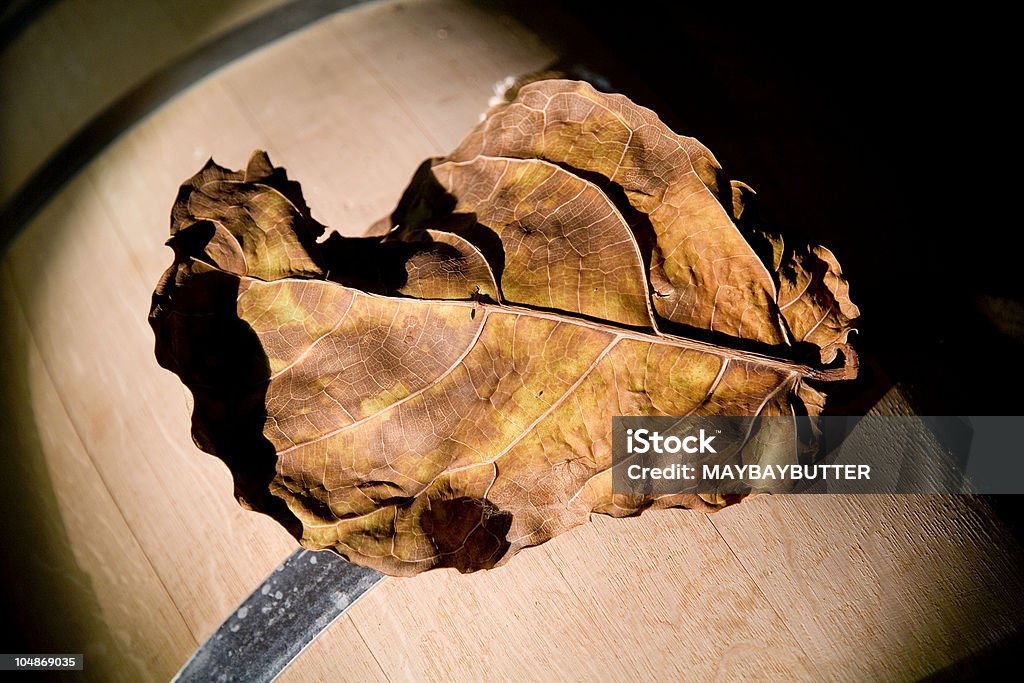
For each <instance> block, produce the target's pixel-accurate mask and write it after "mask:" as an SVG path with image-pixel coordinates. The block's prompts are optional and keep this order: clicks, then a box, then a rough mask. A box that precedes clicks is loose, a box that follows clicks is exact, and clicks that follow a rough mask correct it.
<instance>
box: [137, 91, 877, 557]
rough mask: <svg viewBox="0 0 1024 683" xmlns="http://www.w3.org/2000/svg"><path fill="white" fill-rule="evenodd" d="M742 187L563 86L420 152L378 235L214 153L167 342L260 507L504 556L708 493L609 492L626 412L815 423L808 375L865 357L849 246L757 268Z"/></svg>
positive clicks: (294, 188)
mask: <svg viewBox="0 0 1024 683" xmlns="http://www.w3.org/2000/svg"><path fill="white" fill-rule="evenodd" d="M748 194H750V191H749V188H746V187H745V186H743V185H742V184H739V183H728V182H725V181H723V180H721V174H720V169H719V166H718V163H717V162H716V161H715V159H714V157H712V156H711V153H710V152H709V151H708V150H707V149H705V148H704V147H703V146H701V145H700V143H698V142H696V141H695V140H693V139H691V138H686V137H682V136H678V135H676V134H675V133H673V132H672V131H670V130H669V129H668V128H667V127H665V125H664V124H662V123H661V121H659V120H658V118H657V117H656V116H655V115H654V113H653V112H651V111H649V110H647V109H644V108H642V107H639V106H637V105H635V104H633V103H632V102H630V101H629V100H628V99H626V98H625V97H622V96H619V95H606V94H601V93H598V92H596V91H595V90H594V89H593V88H591V87H590V86H588V85H586V84H584V83H578V82H572V81H557V80H550V81H541V82H537V83H533V84H530V85H527V86H524V87H523V88H522V89H521V90H520V91H519V92H518V96H517V97H516V99H515V100H514V101H512V102H509V103H503V104H500V105H498V106H496V107H495V108H493V109H492V110H491V111H490V112H489V113H488V115H487V117H486V119H485V120H484V121H483V122H482V123H481V124H480V125H479V126H478V127H477V128H476V129H474V130H473V131H471V132H470V133H469V135H468V136H467V137H466V139H465V140H464V141H463V142H462V144H460V145H459V147H458V148H457V149H456V150H455V151H454V152H453V153H452V154H451V155H449V156H448V157H445V158H441V159H431V160H427V161H426V162H424V164H423V165H422V166H421V167H420V169H419V170H418V171H417V173H416V174H415V176H414V178H413V181H412V183H411V184H410V186H409V188H408V189H407V190H406V193H405V195H404V197H403V198H402V200H401V202H400V204H399V206H398V208H397V209H396V211H395V213H394V214H393V215H392V217H391V219H390V224H391V225H393V226H394V228H393V229H391V230H389V231H388V232H387V233H386V234H385V235H383V236H376V237H366V238H342V237H340V236H339V235H337V234H331V235H330V237H328V238H327V239H323V237H324V234H325V228H324V227H323V226H322V225H320V224H319V223H317V222H316V221H315V220H314V219H313V218H312V216H311V214H310V211H309V209H308V207H307V206H306V205H305V202H304V201H303V199H302V196H301V192H300V190H299V188H298V185H297V184H295V183H294V182H291V181H289V180H288V179H287V177H286V175H285V173H284V170H283V169H279V168H274V167H273V165H272V164H271V163H270V161H269V160H268V159H267V157H266V155H265V154H263V153H261V152H260V153H256V154H255V155H254V156H253V158H252V160H251V161H250V163H249V166H248V168H247V169H245V170H244V171H237V172H233V171H229V170H227V169H224V168H221V167H219V166H217V165H216V164H214V163H213V162H212V161H211V162H210V163H208V164H207V166H206V167H205V168H204V169H202V170H201V171H200V172H199V173H198V174H197V175H196V176H195V177H194V178H192V179H191V180H190V181H188V182H187V183H186V184H185V185H184V186H183V187H182V190H181V192H180V194H179V196H178V199H177V201H176V202H175V206H174V209H173V211H172V227H171V233H172V236H171V240H170V242H169V244H170V245H171V246H172V247H173V248H174V251H175V261H174V264H173V265H172V266H171V268H170V269H169V270H168V272H167V273H166V274H165V276H164V278H163V280H161V282H160V284H159V285H158V287H157V290H156V292H155V294H154V299H153V309H152V311H151V314H150V321H151V324H152V325H153V329H154V331H155V333H156V337H157V348H156V351H157V357H158V359H159V361H160V363H161V364H162V365H164V366H165V367H167V368H169V369H171V370H173V371H174V372H176V373H177V374H178V375H179V376H180V377H181V379H182V381H183V382H184V383H185V384H186V385H187V386H188V387H189V388H190V389H191V391H192V392H193V394H194V397H195V413H194V415H193V436H194V438H195V440H196V443H197V444H198V445H199V446H200V447H201V448H202V449H204V450H206V451H208V452H210V453H214V454H216V455H217V456H218V457H220V458H221V459H223V460H224V461H225V462H226V463H227V464H228V466H229V467H230V468H231V470H232V473H233V475H234V478H235V486H236V494H237V496H238V497H239V500H240V501H242V503H243V504H244V505H247V506H249V507H251V508H253V509H256V510H259V511H262V512H265V513H267V514H269V515H272V516H273V517H274V518H275V519H277V520H278V521H280V522H281V523H282V524H284V525H285V526H286V527H287V528H288V529H289V530H290V531H291V532H292V533H293V534H294V535H295V536H296V537H297V538H299V539H300V540H301V542H302V544H303V545H305V546H306V547H310V548H318V549H319V548H330V549H333V550H335V551H337V552H338V553H340V554H342V555H343V556H345V557H347V558H349V559H350V560H352V561H354V562H358V563H361V564H365V565H369V566H372V567H376V568H377V569H380V570H382V571H384V572H387V573H391V574H402V575H408V574H414V573H417V572H419V571H423V570H425V569H430V568H432V567H442V566H451V567H456V568H458V569H460V570H462V571H471V570H475V569H480V568H487V567H492V566H495V565H497V564H500V563H502V562H504V561H506V560H507V559H508V558H510V557H511V556H512V555H513V554H515V553H516V552H517V551H518V550H520V549H521V548H523V547H526V546H530V545H536V544H538V543H542V542H544V541H545V540H548V539H550V538H551V537H552V536H554V535H556V534H558V533H560V532H561V531H564V530H566V529H569V528H571V527H573V526H576V525H578V524H581V523H582V522H584V521H586V519H587V517H588V515H589V514H590V513H591V512H600V513H604V514H609V515H614V516H625V515H633V514H637V513H638V512H640V511H641V510H643V509H645V508H648V507H668V506H684V507H693V508H699V509H705V510H711V509H715V508H717V507H720V506H721V505H724V504H725V502H726V501H724V500H720V499H718V498H713V497H709V498H708V499H707V500H705V499H704V498H701V497H698V496H693V495H674V496H663V497H660V498H656V499H651V498H642V497H638V496H623V495H613V494H612V491H611V470H610V467H611V417H612V416H613V415H686V414H691V413H697V414H740V415H757V414H761V415H790V414H796V413H808V414H811V415H814V414H817V413H818V412H820V411H821V409H822V406H823V403H824V395H823V394H822V393H821V392H820V391H818V390H817V389H815V388H813V387H811V386H809V385H808V384H807V380H808V379H817V380H820V381H822V382H825V381H829V380H834V379H846V378H850V377H852V376H853V375H854V374H855V372H856V356H855V355H854V354H853V352H852V351H851V350H850V349H849V347H848V346H847V344H846V341H847V335H848V334H849V332H850V330H851V329H852V325H853V324H854V321H855V319H856V317H857V315H858V312H857V308H856V306H854V305H853V303H852V302H851V301H850V299H849V293H848V287H847V285H846V283H845V281H844V280H843V279H842V275H841V272H840V269H839V265H838V263H836V260H835V258H834V257H833V256H832V254H831V253H830V252H828V251H827V250H825V249H823V248H821V247H806V248H805V247H797V248H789V247H784V243H783V242H782V241H781V238H775V237H770V238H768V239H767V241H766V242H765V243H766V244H767V245H768V246H769V250H768V253H769V256H770V259H769V260H770V262H763V261H762V260H761V258H759V257H758V254H757V253H755V251H754V249H753V248H752V247H751V244H750V242H749V241H748V239H747V237H745V235H744V234H743V233H741V231H740V229H739V228H737V226H736V224H735V221H734V219H735V218H738V216H739V213H740V211H741V210H742V206H743V202H744V199H745V197H746V195H748ZM749 237H751V238H752V239H756V238H757V236H753V235H752V236H749ZM808 349H810V350H813V352H814V354H813V356H810V355H808V353H807V351H808ZM833 360H835V361H836V362H835V363H834V364H833V365H834V366H833V367H831V368H825V367H823V366H822V365H821V363H822V362H830V361H833ZM772 441H773V439H769V438H766V439H765V443H766V444H767V443H769V442H772ZM748 451H749V449H748ZM759 457H760V458H761V459H763V460H765V461H772V462H777V461H779V460H780V459H784V458H786V457H791V456H787V454H785V453H774V452H771V450H770V447H769V446H767V445H766V446H765V447H764V449H763V450H762V451H761V452H760V455H759Z"/></svg>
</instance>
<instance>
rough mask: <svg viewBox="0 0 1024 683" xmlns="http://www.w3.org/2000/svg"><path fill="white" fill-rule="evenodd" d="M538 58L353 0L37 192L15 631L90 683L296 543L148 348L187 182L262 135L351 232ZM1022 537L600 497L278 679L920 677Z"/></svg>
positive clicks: (503, 24) (516, 35) (419, 584)
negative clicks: (248, 495) (171, 226)
mask: <svg viewBox="0 0 1024 683" xmlns="http://www.w3.org/2000/svg"><path fill="white" fill-rule="evenodd" d="M558 56H559V55H557V54H556V53H555V52H554V51H553V49H552V48H551V47H549V46H548V45H546V44H544V43H543V42H542V41H541V40H540V39H539V38H537V36H535V35H533V34H531V33H530V32H529V31H527V30H526V29H524V28H523V27H522V26H521V25H520V24H518V23H516V22H515V21H513V20H512V19H510V18H508V17H506V16H503V15H501V14H500V13H499V12H495V11H490V10H485V9H480V8H478V7H476V6H474V5H471V4H469V3H463V2H457V1H454V0H422V1H417V2H401V3H399V2H379V3H373V4H369V5H362V6H358V7H355V8H352V9H349V10H346V11H343V12H339V13H337V14H334V15H332V16H329V17H327V18H325V19H323V20H321V21H318V22H316V23H314V24H313V25H311V26H309V27H308V28H305V29H303V30H300V31H297V32H294V33H292V34H290V35H288V36H287V37H285V38H283V39H281V40H279V41H276V42H274V43H272V44H269V45H267V46H265V47H263V48H262V49H259V50H257V51H255V52H252V53H251V54H249V55H248V56H246V57H245V58H243V59H240V60H238V61H236V62H234V63H232V64H230V65H229V66H227V67H226V68H223V69H221V70H219V71H217V72H215V73H214V74H212V75H211V76H209V77H208V78H206V79H204V80H202V81H200V82H198V83H196V84H195V85H194V86H193V87H191V88H189V89H187V90H185V91H184V92H182V93H181V94H180V95H179V96H177V97H176V98H174V99H173V100H171V101H170V102H168V103H167V104H166V105H165V106H163V107H161V108H160V109H159V110H157V111H156V112H154V113H153V114H151V115H150V116H148V117H147V118H145V119H144V120H143V121H142V122H141V123H139V124H138V125H137V126H135V127H134V128H132V129H131V130H130V131H128V132H127V133H125V134H124V135H122V136H121V137H120V138H118V139H117V140H116V142H114V143H113V144H111V145H110V146H109V147H107V148H106V149H105V150H104V151H103V152H102V153H101V154H99V155H98V156H96V157H95V158H94V159H93V160H92V161H91V163H89V164H88V165H87V166H86V167H85V168H84V169H83V170H82V171H81V172H80V173H78V174H77V175H75V177H74V178H73V179H72V180H71V182H70V183H69V184H67V185H66V186H65V187H64V188H63V189H62V190H60V191H59V192H57V193H56V194H55V195H54V196H53V197H52V199H50V200H49V202H48V203H47V205H46V206H45V208H44V209H43V211H42V212H41V213H39V214H38V215H37V216H36V217H35V218H34V219H33V220H32V221H31V223H30V224H29V225H28V226H27V227H26V228H25V230H24V231H23V232H22V233H21V234H20V236H19V237H18V238H17V240H16V241H15V242H14V243H13V244H12V246H11V248H10V250H9V251H8V253H7V254H6V257H5V258H4V261H3V263H2V266H0V302H2V304H0V311H2V313H3V321H2V323H3V338H4V356H3V367H2V368H0V372H2V375H0V379H2V381H3V390H4V392H5V409H4V411H3V420H4V426H5V436H6V443H5V444H4V447H5V459H6V462H5V469H4V471H3V474H4V479H5V481H4V485H5V486H6V488H7V491H8V493H7V495H5V497H4V502H3V505H4V508H3V519H4V526H5V537H6V539H7V540H8V544H7V547H6V548H5V552H6V553H7V560H6V562H7V565H8V572H7V578H8V585H7V586H6V587H5V589H6V590H7V591H11V592H12V594H14V595H13V597H12V598H11V602H12V604H14V605H16V607H17V611H18V615H19V616H18V617H17V618H18V619H19V622H18V624H17V627H18V628H20V629H21V632H22V634H23V637H24V638H25V642H26V643H32V644H35V645H37V646H38V647H46V648H50V651H52V652H71V651H74V652H84V653H85V655H86V660H85V661H86V673H87V674H88V675H90V676H91V677H94V678H96V679H102V680H147V679H153V680H160V679H167V678H169V677H170V676H171V675H173V673H174V672H175V671H176V670H177V669H178V668H179V667H180V666H181V664H182V663H183V662H184V661H185V660H186V658H187V657H188V656H189V655H190V654H191V652H192V651H193V650H194V649H195V648H196V647H197V645H198V644H199V643H201V642H202V641H203V640H204V639H205V638H206V637H207V636H208V635H209V634H210V633H211V632H212V631H213V630H214V629H216V628H217V626H218V625H219V624H220V623H221V621H222V620H223V619H224V618H225V617H226V616H228V615H229V614H231V612H232V610H233V608H234V607H235V606H236V605H237V604H238V603H239V601H240V600H242V599H243V598H244V597H245V596H246V595H247V594H248V593H249V591H251V590H252V589H253V588H255V587H256V586H258V585H259V584H260V581H261V580H262V579H263V577H264V576H265V575H266V574H267V573H268V572H270V571H272V570H273V569H274V567H275V566H276V565H277V564H278V563H279V562H280V561H281V560H283V559H284V558H285V557H286V556H287V555H288V554H289V553H290V552H291V551H292V550H293V549H294V548H295V547H296V544H295V542H294V541H293V539H292V538H291V537H290V536H289V535H288V534H287V533H285V531H284V530H283V529H282V528H280V527H278V526H277V525H276V524H275V523H273V522H271V521H270V520H269V519H267V518H265V517H262V516H260V515H258V514H255V513H250V512H245V511H243V510H242V509H241V508H240V507H239V506H238V505H237V504H236V503H235V501H234V499H233V498H232V493H231V491H232V487H231V482H230V478H229V476H228V473H227V471H226V470H225V468H224V466H223V465H222V464H221V463H220V462H219V461H217V460H216V459H214V458H213V457H210V456H208V455H206V454H204V453H202V452H200V451H199V450H197V449H196V448H195V447H194V446H193V445H192V443H191V441H190V438H189V415H188V412H187V408H186V397H185V393H184V390H183V389H182V387H181V385H180V383H179V381H178V379H177V378H176V377H175V376H173V375H171V374H170V373H168V372H167V371H165V370H163V369H161V368H160V367H158V366H157V364H156V361H155V359H154V355H153V336H152V332H151V330H150V329H149V327H148V325H147V322H146V314H147V311H148V308H149V303H150V295H151V292H152V290H153V287H154V285H155V284H156V282H157V280H158V278H159V277H160V275H161V273H162V272H163V270H164V269H165V268H166V267H167V265H168V264H169V263H170V260H171V254H170V251H169V250H168V249H167V248H165V247H164V246H163V242H164V240H165V239H166V238H167V227H168V213H169V208H170V205H171V202H172V200H173V198H174V196H175V194H176V190H177V187H178V185H179V183H180V182H181V181H182V180H183V179H185V178H187V177H189V176H190V175H191V174H192V173H194V172H195V171H196V170H197V169H198V168H199V167H200V166H201V165H202V164H203V162H204V161H205V160H206V159H207V158H208V157H210V156H212V157H214V158H215V159H216V161H217V162H219V163H220V164H222V165H225V166H228V167H232V168H239V167H242V166H243V165H244V163H245V161H246V159H247V158H248V156H249V154H250V152H251V151H252V150H253V149H256V148H262V149H266V150H268V151H269V153H270V156H271V158H272V159H273V161H274V162H275V163H277V164H279V165H283V166H285V167H287V169H288V171H289V173H290V175H291V177H293V178H295V179H296V180H298V181H300V182H301V183H302V185H303V188H304V191H305V193H306V197H307V199H308V202H309V204H310V206H311V207H312V208H313V213H314V216H315V217H316V218H318V219H319V220H320V221H321V222H323V223H325V224H327V225H330V226H333V227H336V228H338V229H339V230H340V231H341V232H343V233H347V234H357V233H359V232H361V231H362V230H363V229H364V228H366V227H367V226H368V225H370V224H371V223H372V222H373V221H374V220H376V219H377V218H379V217H381V216H383V215H385V214H386V213H387V212H388V211H389V210H390V209H391V208H392V207H393V206H394V204H395V202H396V200H397V199H398V196H399V194H400V192H401V191H402V189H403V188H404V187H405V184H406V183H407V181H408V179H409V178H410V176H411V174H412V172H413V170H414V169H415V168H416V166H417V165H418V164H419V162H420V161H421V160H422V159H424V158H426V157H428V156H431V155H438V154H444V153H446V152H447V151H448V150H450V149H451V148H452V147H453V146H454V145H455V144H456V143H457V142H458V140H459V139H460V138H461V136H462V135H463V133H464V132H466V131H467V130H468V129H469V128H470V127H471V126H472V125H473V124H475V123H476V121H477V120H478V118H479V115H480V113H481V112H482V111H483V110H484V109H485V108H486V105H487V100H488V98H489V97H490V96H491V95H492V88H493V85H494V84H495V83H496V82H497V81H499V80H501V79H503V78H504V77H505V76H507V75H510V74H522V73H526V72H530V71H534V70H537V69H541V68H543V67H545V66H547V65H548V64H549V63H551V62H552V61H553V60H554V59H556V58H557V57H558ZM5 106H6V104H5ZM686 132H692V131H686ZM1020 560H1021V553H1020V548H1019V546H1017V545H1016V543H1015V542H1014V541H1013V539H1012V537H1010V536H1008V535H1007V533H1006V530H1005V529H1004V528H1003V527H1002V526H1001V523H1000V522H999V520H998V518H997V517H995V516H994V515H993V513H992V511H991V510H990V509H989V508H988V507H987V506H986V505H984V504H983V503H981V502H979V501H978V500H976V499H972V498H966V497H959V498H954V497H941V496H911V497H891V496H805V497H799V496H793V497H787V496H773V497H759V498H754V499H750V500H748V501H745V502H743V503H742V504H740V505H737V506H734V507H732V508H729V509H726V510H725V511H722V512H719V513H716V514H714V515H706V514H703V513H695V512H688V511H683V510H670V511H661V512H655V513H649V514H645V515H643V516H641V517H639V518H635V519H623V520H613V519H609V518H606V517H601V516H595V518H594V519H593V520H592V522H591V523H590V524H588V525H585V526H584V527H581V528H578V529H575V530H573V531H571V532H568V533H566V534H564V535H562V536H560V537H558V538H556V539H555V540H553V541H551V542H549V543H546V544H544V545H542V546H540V547H537V548H533V549H528V550H526V551H524V552H523V553H521V554H520V555H518V556H517V557H515V558H514V559H513V560H512V561H511V562H510V563H509V564H508V565H507V566H505V567H502V568H499V569H496V570H491V571H481V572H477V573H475V574H471V575H460V574H458V573H456V572H454V571H449V570H443V571H433V572H429V573H427V574H424V575H421V576H418V577H415V578H411V579H390V580H387V581H385V582H384V583H383V584H382V585H380V586H378V587H377V588H376V589H374V590H373V591H372V592H371V593H370V594H369V595H368V596H367V597H366V598H365V599H364V600H362V601H361V602H359V603H358V604H357V605H356V606H355V607H354V608H353V609H351V611H350V612H348V613H347V614H346V615H345V616H344V617H343V618H342V619H341V620H339V621H338V622H337V623H335V624H334V625H333V626H332V627H331V628H330V629H329V630H328V631H327V632H326V633H325V634H324V635H323V637H321V638H320V639H319V640H318V641H316V642H315V643H314V644H313V645H312V646H311V647H310V648H309V649H308V650H307V651H306V652H305V653H303V654H302V655H301V657H300V658H299V659H298V660H297V661H296V662H295V663H294V664H293V665H292V666H291V667H290V668H289V669H288V670H287V671H286V673H285V675H284V679H285V680H296V681H298V680H382V681H383V680H485V679H486V680H513V679H516V680H518V679H527V680H585V679H594V680H631V679H652V678H661V677H665V678H673V679H681V678H687V679H690V678H693V679H698V680H710V679H716V680H717V679H720V678H721V679H726V680H731V679H743V680H749V679H754V678H761V679H763V678H772V679H787V680H788V679H799V680H818V679H822V678H825V679H844V680H869V679H888V680H891V679H912V678H917V677H920V676H923V675H926V674H929V673H933V672H936V671H939V670H942V669H944V668H946V667H949V666H950V665H954V664H956V663H957V662H962V661H964V660H965V659H969V658H971V657H972V656H975V655H976V654H977V653H979V652H982V651H984V650H985V648H987V647H990V646H992V645H993V644H997V643H999V642H1000V641H1001V640H1002V639H1003V638H1004V637H1005V636H1006V635H1007V634H1009V633H1012V632H1013V631H1014V629H1015V628H1016V625H1017V624H1018V623H1019V620H1020V613H1021V611H1020V598H1019V596H1020V595H1021V589H1022V588H1024V585H1022V583H1024V582H1022V572H1021V569H1020V567H1021V563H1020Z"/></svg>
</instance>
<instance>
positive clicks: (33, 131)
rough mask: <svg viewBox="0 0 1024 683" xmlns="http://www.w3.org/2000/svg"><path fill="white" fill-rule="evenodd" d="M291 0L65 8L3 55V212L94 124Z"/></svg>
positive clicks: (88, 0)
mask: <svg viewBox="0 0 1024 683" xmlns="http://www.w3.org/2000/svg"><path fill="white" fill-rule="evenodd" d="M287 1H288V0H219V1H218V2H207V1H205V0H132V2H122V1H120V0H61V1H60V2H57V3H54V4H53V6H52V7H50V8H49V9H47V11H45V12H43V13H42V14H41V15H40V16H39V17H38V18H37V19H36V20H35V21H33V22H32V23H31V24H29V25H28V26H27V27H26V28H25V30H24V31H23V32H22V33H21V34H20V35H18V36H17V37H16V38H15V39H14V40H13V41H12V43H11V44H10V45H8V46H6V47H5V49H3V51H2V52H0V101H2V102H3V115H2V116H0V150H3V152H2V155H3V164H0V204H2V203H3V202H4V201H6V200H7V199H9V198H10V197H11V195H12V194H13V193H14V192H15V191H16V190H17V189H18V186H19V185H21V183H22V182H24V181H25V180H26V179H27V178H28V177H29V176H30V174H31V173H32V172H33V171H35V170H37V169H38V167H39V165H40V164H42V163H43V161H45V160H46V158H47V157H48V156H49V155H50V154H52V153H53V152H54V151H56V150H57V148H58V147H59V146H60V145H61V144H62V143H63V142H64V141H65V140H67V139H68V138H70V137H71V136H72V135H73V134H74V133H75V132H77V131H78V130H79V129H80V128H82V127H83V126H84V125H85V124H86V123H88V122H89V120H90V119H91V118H92V117H93V116H95V115H97V114H99V113H100V112H101V111H103V109H104V108H106V107H107V106H109V105H110V104H112V103H113V102H114V101H115V100H116V99H117V98H118V97H120V96H121V95H123V94H125V93H126V92H128V91H129V90H130V89H131V88H132V87H134V86H136V85H138V84H139V83H140V82H141V81H142V80H144V79H145V78H146V77H147V76H149V75H151V74H153V73H154V72H156V71H157V70H159V69H160V68H162V67H164V66H166V65H167V64H169V63H170V62H172V61H173V60H174V59H176V58H178V57H181V56H182V55H186V54H188V53H189V52H191V51H192V50H194V49H195V48H196V47H197V46H199V45H201V44H202V43H203V42H205V41H206V40H209V39H211V38H213V37H215V36H217V35H220V34H223V33H224V32H225V31H228V30H230V29H231V28H233V27H236V26H239V25H240V24H242V23H244V22H245V21H247V20H250V19H253V18H254V17H256V16H258V15H260V14H262V13H263V12H266V11H267V10H269V9H272V8H274V7H277V6H280V5H282V4H284V3H285V2H287Z"/></svg>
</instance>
